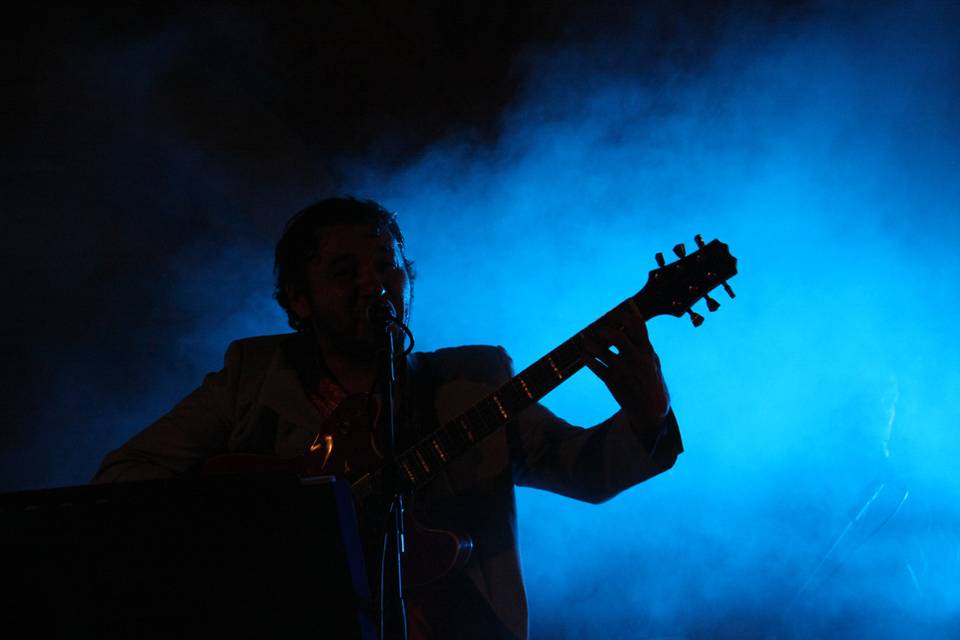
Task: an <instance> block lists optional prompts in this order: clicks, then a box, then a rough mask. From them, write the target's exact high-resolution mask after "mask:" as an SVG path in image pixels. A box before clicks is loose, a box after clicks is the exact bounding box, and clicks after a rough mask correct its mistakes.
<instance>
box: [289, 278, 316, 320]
mask: <svg viewBox="0 0 960 640" xmlns="http://www.w3.org/2000/svg"><path fill="white" fill-rule="evenodd" d="M286 290H287V300H289V301H290V309H291V310H292V311H293V313H294V315H296V316H297V318H299V319H300V320H306V319H308V318H309V317H310V316H311V315H313V311H312V309H310V300H309V299H307V295H306V293H305V292H304V290H303V289H301V288H299V287H295V286H293V285H287V286H286Z"/></svg>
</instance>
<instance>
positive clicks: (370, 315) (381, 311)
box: [367, 295, 397, 327]
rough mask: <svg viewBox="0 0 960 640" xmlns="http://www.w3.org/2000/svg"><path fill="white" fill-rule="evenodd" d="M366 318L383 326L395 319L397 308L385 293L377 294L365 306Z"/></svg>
mask: <svg viewBox="0 0 960 640" xmlns="http://www.w3.org/2000/svg"><path fill="white" fill-rule="evenodd" d="M367 320H369V321H370V322H371V323H372V324H375V325H377V326H379V327H385V326H387V325H388V324H390V323H391V322H396V321H397V308H396V307H394V306H393V303H392V302H390V298H388V297H387V296H385V295H382V296H379V297H378V298H376V299H374V300H373V302H371V303H370V306H369V307H367Z"/></svg>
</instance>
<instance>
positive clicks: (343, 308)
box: [291, 224, 410, 356]
mask: <svg viewBox="0 0 960 640" xmlns="http://www.w3.org/2000/svg"><path fill="white" fill-rule="evenodd" d="M318 235H319V242H318V245H317V252H316V255H315V256H314V258H313V259H312V260H311V261H310V262H309V263H308V264H307V274H306V275H307V289H306V290H305V291H299V292H293V295H291V303H292V307H293V310H294V312H295V313H296V314H297V316H298V317H299V318H300V319H301V320H307V321H308V322H312V323H313V324H314V326H315V327H316V329H317V333H318V338H319V339H320V341H321V346H323V347H324V348H331V347H332V348H334V349H337V350H339V351H343V352H346V353H354V354H356V355H358V356H360V355H364V356H369V355H371V354H372V353H373V351H374V349H375V348H376V346H377V339H378V331H377V330H376V328H375V327H374V326H373V325H372V324H371V323H370V322H369V320H368V317H367V310H368V308H369V307H370V304H371V303H372V302H373V301H374V300H376V299H377V298H378V297H379V296H380V295H381V292H385V294H386V296H387V297H388V298H389V299H390V302H392V303H393V305H394V307H396V309H397V314H398V316H399V317H400V318H403V317H404V313H405V310H406V308H407V303H408V301H409V295H410V288H409V283H408V282H407V274H406V271H405V270H404V268H403V263H402V258H401V256H400V249H399V247H398V246H397V243H396V242H395V241H394V239H393V236H391V235H390V231H389V230H388V229H387V228H386V227H385V226H384V227H377V226H375V225H373V224H335V225H330V226H327V227H322V228H321V229H320V231H319V234H318Z"/></svg>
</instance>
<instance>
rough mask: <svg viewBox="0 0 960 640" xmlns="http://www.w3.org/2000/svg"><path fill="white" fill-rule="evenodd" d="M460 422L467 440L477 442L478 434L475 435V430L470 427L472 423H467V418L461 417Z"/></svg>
mask: <svg viewBox="0 0 960 640" xmlns="http://www.w3.org/2000/svg"><path fill="white" fill-rule="evenodd" d="M459 424H460V429H461V430H462V431H463V434H464V435H465V436H467V440H469V441H470V443H471V444H472V443H474V442H476V441H477V439H476V436H474V435H473V431H472V430H471V429H470V425H468V424H467V420H466V418H461V419H460V422H459Z"/></svg>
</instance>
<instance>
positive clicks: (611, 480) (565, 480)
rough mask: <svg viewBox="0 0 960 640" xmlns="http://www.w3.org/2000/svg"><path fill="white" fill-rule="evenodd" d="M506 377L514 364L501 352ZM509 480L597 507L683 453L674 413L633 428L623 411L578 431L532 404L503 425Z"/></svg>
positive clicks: (511, 371) (663, 469)
mask: <svg viewBox="0 0 960 640" xmlns="http://www.w3.org/2000/svg"><path fill="white" fill-rule="evenodd" d="M500 355H501V361H502V365H503V367H504V370H505V371H504V375H505V376H506V379H509V378H510V377H513V364H512V361H511V360H510V357H509V356H508V355H507V353H506V351H504V350H503V349H502V348H501V349H500ZM507 440H508V446H509V447H510V458H511V463H512V467H513V475H514V482H515V483H516V484H518V485H520V486H527V487H534V488H537V489H544V490H546V491H552V492H554V493H559V494H561V495H565V496H568V497H571V498H576V499H578V500H584V501H586V502H592V503H595V504H596V503H600V502H604V501H606V500H609V499H610V498H612V497H614V496H615V495H617V494H618V493H620V492H621V491H623V490H625V489H627V488H629V487H632V486H633V485H635V484H637V483H639V482H643V481H644V480H646V479H648V478H651V477H653V476H655V475H657V474H659V473H663V472H664V471H666V470H668V469H670V468H671V467H672V466H673V464H674V463H675V462H676V459H677V456H678V455H679V454H680V453H681V452H682V451H683V444H682V441H681V439H680V431H679V428H678V426H677V420H676V417H675V416H674V414H673V410H672V409H671V410H670V412H669V413H668V414H667V415H666V417H665V418H664V419H663V421H662V422H661V423H660V424H658V425H633V424H631V422H630V419H629V418H628V416H627V414H626V413H625V412H624V411H622V410H621V411H618V412H617V413H615V414H614V415H613V416H611V417H610V418H608V419H607V420H604V421H603V422H601V423H600V424H598V425H596V426H594V427H590V428H583V427H578V426H574V425H571V424H569V423H567V422H566V421H564V420H562V419H560V418H558V417H557V416H556V415H554V414H553V413H552V412H551V411H550V410H549V409H547V408H546V407H544V406H543V405H541V404H539V403H537V404H534V405H533V406H531V407H529V408H528V409H526V410H525V411H524V412H523V413H521V414H520V415H519V416H518V418H517V420H515V421H514V422H512V423H511V424H510V425H509V426H508V430H507Z"/></svg>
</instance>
